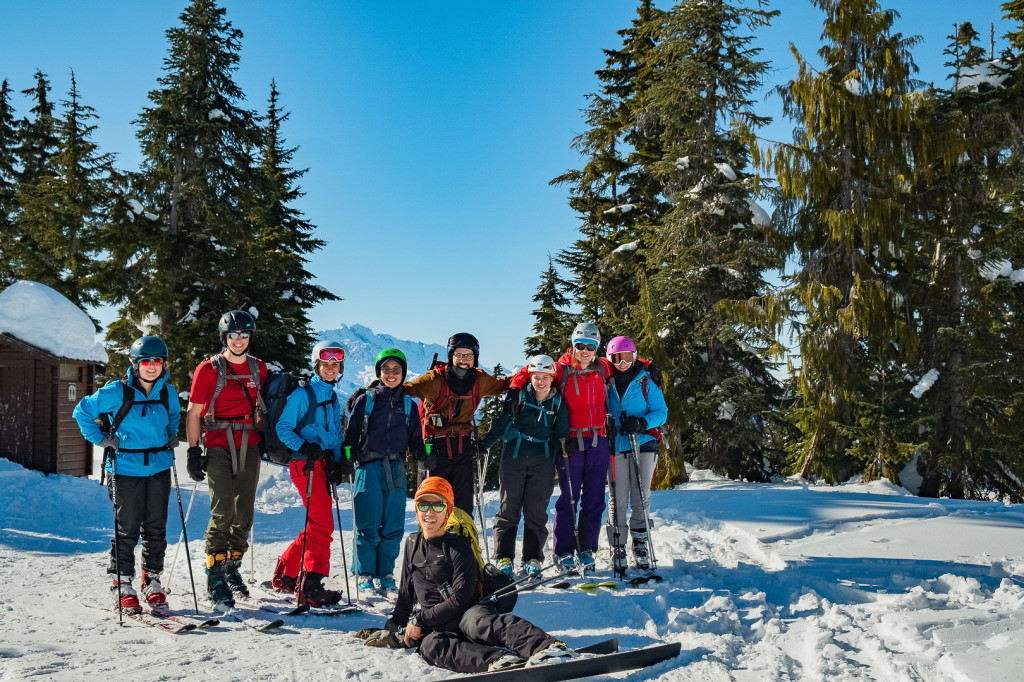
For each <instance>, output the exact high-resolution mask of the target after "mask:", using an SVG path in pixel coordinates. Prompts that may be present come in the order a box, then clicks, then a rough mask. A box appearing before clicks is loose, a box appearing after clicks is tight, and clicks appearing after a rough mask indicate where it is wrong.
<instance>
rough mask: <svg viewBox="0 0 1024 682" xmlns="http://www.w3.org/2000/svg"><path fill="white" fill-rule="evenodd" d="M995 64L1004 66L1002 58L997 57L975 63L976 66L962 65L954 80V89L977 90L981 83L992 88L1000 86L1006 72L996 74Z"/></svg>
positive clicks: (1005, 76)
mask: <svg viewBox="0 0 1024 682" xmlns="http://www.w3.org/2000/svg"><path fill="white" fill-rule="evenodd" d="M997 66H999V67H1003V68H1005V65H1004V64H1003V62H1002V60H999V59H996V60H994V61H991V62H984V63H982V64H977V65H976V66H969V67H964V68H963V69H961V71H960V74H959V78H958V79H957V81H956V90H957V91H960V90H977V89H978V87H979V86H980V85H982V84H985V85H988V86H991V87H993V88H996V87H1000V86H1001V85H1002V84H1003V81H1005V80H1006V78H1007V75H1008V74H1006V73H1002V74H997V73H996V67H997Z"/></svg>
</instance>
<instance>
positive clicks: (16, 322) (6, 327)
mask: <svg viewBox="0 0 1024 682" xmlns="http://www.w3.org/2000/svg"><path fill="white" fill-rule="evenodd" d="M5 332H6V333H7V334H10V335H11V336H13V337H14V338H16V339H18V340H20V341H24V342H25V343H27V344H30V345H32V346H35V347H36V348H40V349H42V350H45V351H47V352H49V353H53V354H54V355H56V356H57V357H61V358H68V359H69V360H85V361H88V362H101V363H104V364H106V362H107V359H108V358H107V351H106V350H105V349H104V348H103V345H102V344H100V343H97V341H96V328H95V327H94V326H93V323H92V320H90V319H89V316H88V315H86V314H85V312H83V311H82V309H81V308H79V307H78V306H76V305H75V304H74V303H72V302H71V301H69V300H68V299H66V298H64V296H63V295H61V294H60V293H58V292H56V291H54V290H53V289H51V288H50V287H48V286H46V285H45V284H40V283H38V282H26V281H19V282H15V283H14V284H12V285H11V286H9V287H7V288H6V289H4V290H3V291H0V333H5Z"/></svg>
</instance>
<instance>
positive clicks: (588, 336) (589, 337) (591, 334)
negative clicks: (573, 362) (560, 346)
mask: <svg viewBox="0 0 1024 682" xmlns="http://www.w3.org/2000/svg"><path fill="white" fill-rule="evenodd" d="M569 342H570V343H571V344H572V345H574V346H575V345H576V344H577V343H592V344H594V345H595V346H600V345H601V332H600V331H598V329H597V325H596V324H594V323H593V322H580V323H579V324H578V325H576V328H575V329H573V330H572V336H570V337H569Z"/></svg>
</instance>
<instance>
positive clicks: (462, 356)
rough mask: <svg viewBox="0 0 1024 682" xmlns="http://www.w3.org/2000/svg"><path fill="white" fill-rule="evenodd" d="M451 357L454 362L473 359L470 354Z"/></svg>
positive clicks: (458, 354) (456, 354)
mask: <svg viewBox="0 0 1024 682" xmlns="http://www.w3.org/2000/svg"><path fill="white" fill-rule="evenodd" d="M452 357H453V358H454V359H456V360H472V359H473V354H472V353H453V354H452Z"/></svg>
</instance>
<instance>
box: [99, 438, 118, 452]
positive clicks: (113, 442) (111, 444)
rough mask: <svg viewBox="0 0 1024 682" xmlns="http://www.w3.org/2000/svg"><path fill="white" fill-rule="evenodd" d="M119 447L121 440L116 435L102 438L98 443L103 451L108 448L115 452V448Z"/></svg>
mask: <svg viewBox="0 0 1024 682" xmlns="http://www.w3.org/2000/svg"><path fill="white" fill-rule="evenodd" d="M120 446H121V440H120V439H119V438H118V437H117V436H116V435H113V434H111V435H109V436H103V440H101V441H100V447H101V448H103V449H104V450H106V449H107V448H110V449H111V450H115V451H116V450H117V448H118V447H120Z"/></svg>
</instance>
